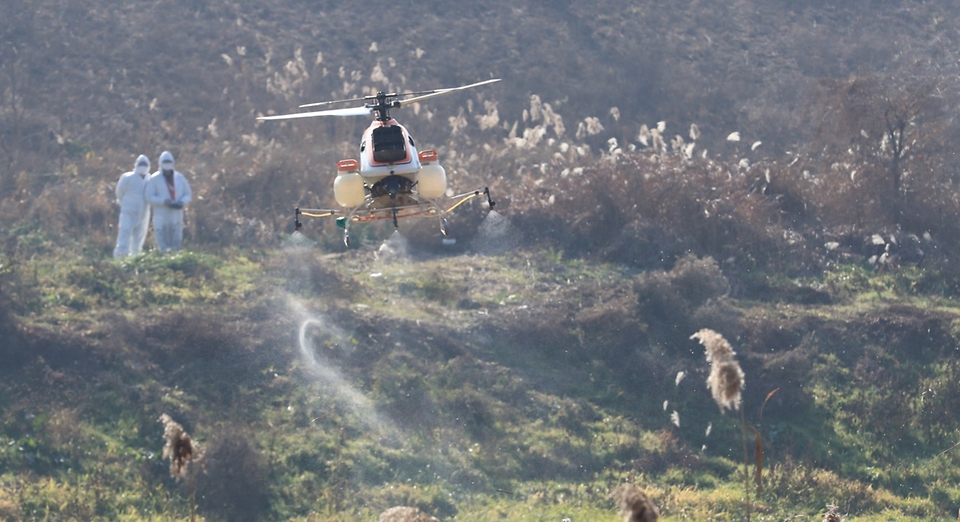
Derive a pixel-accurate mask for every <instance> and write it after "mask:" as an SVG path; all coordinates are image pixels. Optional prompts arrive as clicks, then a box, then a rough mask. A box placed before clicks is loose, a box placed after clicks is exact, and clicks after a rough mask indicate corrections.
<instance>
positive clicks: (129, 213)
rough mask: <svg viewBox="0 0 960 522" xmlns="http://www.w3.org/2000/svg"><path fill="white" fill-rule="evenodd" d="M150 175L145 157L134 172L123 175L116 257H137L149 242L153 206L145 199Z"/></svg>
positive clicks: (114, 251)
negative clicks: (147, 240)
mask: <svg viewBox="0 0 960 522" xmlns="http://www.w3.org/2000/svg"><path fill="white" fill-rule="evenodd" d="M149 175H150V159H149V158H147V157H146V156H144V155H143V154H141V155H140V156H139V157H137V161H136V163H134V167H133V171H131V172H127V173H125V174H124V175H122V176H120V181H118V182H117V190H116V193H117V204H118V205H120V224H119V226H117V246H116V247H114V249H113V257H117V258H119V257H124V256H129V255H133V256H135V255H137V254H139V253H140V250H141V249H142V248H143V242H144V240H146V239H147V227H148V226H149V225H150V206H149V205H147V200H146V199H144V195H143V192H144V191H143V189H144V187H146V186H147V179H148V178H147V176H149Z"/></svg>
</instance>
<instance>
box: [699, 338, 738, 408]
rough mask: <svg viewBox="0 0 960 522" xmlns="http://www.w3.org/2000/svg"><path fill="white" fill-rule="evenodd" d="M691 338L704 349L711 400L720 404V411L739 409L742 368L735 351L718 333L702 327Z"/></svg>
mask: <svg viewBox="0 0 960 522" xmlns="http://www.w3.org/2000/svg"><path fill="white" fill-rule="evenodd" d="M690 338H691V339H697V340H698V341H700V344H702V345H703V346H704V348H705V349H706V355H707V362H708V363H710V376H709V377H707V387H708V388H709V389H710V393H711V394H712V395H713V400H714V401H715V402H716V403H717V405H718V406H720V411H721V412H723V411H725V410H726V409H728V408H729V409H732V410H739V409H740V401H741V394H740V392H741V390H743V387H744V385H745V381H744V374H743V370H742V369H741V368H740V363H738V362H737V360H736V359H734V356H735V355H737V352H735V351H733V348H732V347H731V346H730V343H728V342H727V340H726V339H724V338H723V336H722V335H720V334H719V333H717V332H715V331H713V330H710V329H708V328H704V329H703V330H700V331H699V332H697V333H695V334H693V335H692V336H691V337H690Z"/></svg>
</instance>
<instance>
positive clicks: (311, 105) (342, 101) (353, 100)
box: [300, 97, 367, 109]
mask: <svg viewBox="0 0 960 522" xmlns="http://www.w3.org/2000/svg"><path fill="white" fill-rule="evenodd" d="M366 99H367V98H366V97H364V98H349V99H346V100H332V101H324V102H316V103H307V104H304V105H301V106H300V108H301V109H306V108H307V107H319V106H321V105H332V104H334V103H350V102H358V101H364V100H366Z"/></svg>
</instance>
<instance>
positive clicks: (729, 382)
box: [690, 328, 752, 522]
mask: <svg viewBox="0 0 960 522" xmlns="http://www.w3.org/2000/svg"><path fill="white" fill-rule="evenodd" d="M690 338H691V339H696V340H698V341H700V344H702V345H703V347H704V349H705V350H706V356H707V362H708V363H710V375H709V376H708V377H707V388H709V389H710V393H711V394H712V395H713V400H714V402H716V403H717V406H719V407H720V413H724V412H725V411H726V410H727V409H732V410H739V411H740V440H741V442H742V443H743V477H744V492H743V493H744V497H745V498H744V500H745V502H746V508H747V517H746V518H747V522H750V512H751V510H752V509H751V508H752V505H751V503H750V464H749V462H750V457H749V452H748V451H747V422H746V418H745V416H744V413H743V408H741V407H740V403H741V402H742V401H743V396H742V394H741V392H742V390H743V387H744V373H743V370H742V369H741V368H740V363H739V362H737V360H736V359H735V358H734V356H735V355H737V352H735V351H733V347H732V346H730V343H729V342H727V340H726V339H724V337H723V336H722V335H720V334H719V333H717V332H715V331H713V330H710V329H709V328H704V329H703V330H700V331H699V332H697V333H695V334H693V335H692V336H690Z"/></svg>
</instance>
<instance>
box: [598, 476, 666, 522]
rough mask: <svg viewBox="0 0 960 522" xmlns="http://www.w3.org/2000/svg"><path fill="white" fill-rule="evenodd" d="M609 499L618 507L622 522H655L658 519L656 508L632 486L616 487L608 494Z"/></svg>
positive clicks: (643, 494)
mask: <svg viewBox="0 0 960 522" xmlns="http://www.w3.org/2000/svg"><path fill="white" fill-rule="evenodd" d="M610 498H611V499H613V500H614V501H615V502H616V503H617V504H618V505H619V507H620V514H621V515H623V517H624V518H623V520H624V522H656V521H657V520H658V519H659V518H660V512H659V511H658V510H657V506H655V505H653V502H651V501H650V499H649V498H648V497H647V495H646V493H644V492H643V491H641V490H640V488H638V487H637V486H635V485H633V484H630V483H627V484H621V485H619V486H617V488H616V489H614V490H613V492H611V493H610Z"/></svg>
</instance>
